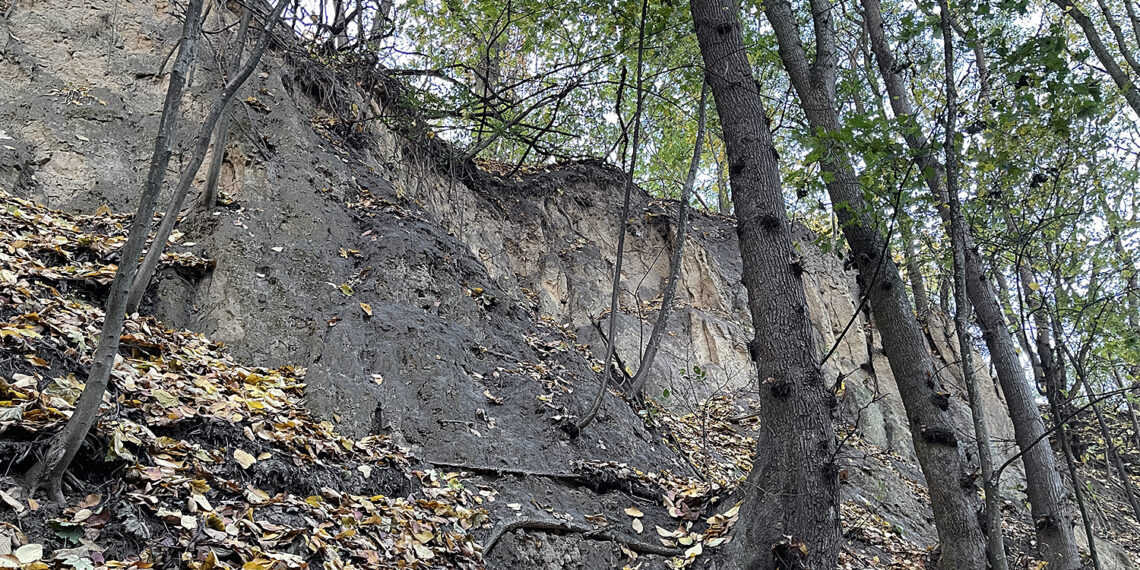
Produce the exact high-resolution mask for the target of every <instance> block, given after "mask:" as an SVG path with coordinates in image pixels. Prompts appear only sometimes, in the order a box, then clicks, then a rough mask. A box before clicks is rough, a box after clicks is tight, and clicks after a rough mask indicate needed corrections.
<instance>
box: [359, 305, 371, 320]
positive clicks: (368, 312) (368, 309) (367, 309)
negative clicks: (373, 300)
mask: <svg viewBox="0 0 1140 570" xmlns="http://www.w3.org/2000/svg"><path fill="white" fill-rule="evenodd" d="M360 310H361V311H364V314H366V315H368V316H370V317H371V316H372V305H369V304H368V303H361V304H360Z"/></svg>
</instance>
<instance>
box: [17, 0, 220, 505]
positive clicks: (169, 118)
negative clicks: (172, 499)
mask: <svg viewBox="0 0 1140 570" xmlns="http://www.w3.org/2000/svg"><path fill="white" fill-rule="evenodd" d="M201 29H202V0H190V2H189V3H188V4H187V7H186V21H185V22H184V23H183V25H182V39H181V40H180V42H181V43H180V44H179V46H178V56H177V57H176V58H175V60H174V67H173V68H172V69H171V71H170V83H169V85H168V86H167V88H166V101H165V103H164V104H163V107H162V116H161V118H160V119H159V122H158V134H157V135H156V136H155V139H154V152H153V153H152V154H151V159H150V170H149V172H148V173H147V178H146V185H145V186H143V191H142V196H141V197H140V198H139V206H138V209H137V210H136V212H135V218H134V220H133V221H132V222H131V228H130V230H129V231H128V233H127V241H126V243H124V244H123V248H122V249H121V250H120V252H119V254H120V260H119V266H118V268H116V269H115V277H114V280H113V281H112V282H111V293H110V296H109V297H108V299H107V307H106V316H105V318H104V320H103V328H102V330H100V332H99V341H98V345H97V346H96V349H95V354H94V356H93V357H92V359H91V372H90V373H89V374H88V376H87V383H86V385H85V386H84V387H83V393H82V394H81V395H80V396H79V401H78V402H76V403H75V411H74V412H72V414H71V417H70V418H68V420H67V423H66V424H65V425H64V426H63V431H61V432H60V433H59V435H57V436H56V437H54V438H53V439H52V440H51V444H50V445H49V446H48V449H47V451H46V452H45V453H44V454H43V455H42V456H41V457H40V460H39V461H37V462H36V464H35V465H33V466H32V468H31V470H29V471H28V473H27V474H26V475H25V479H24V485H25V486H26V487H27V488H28V489H30V490H32V491H35V490H37V489H41V488H42V489H45V490H46V491H47V493H48V495H49V496H50V497H51V499H52V500H53V501H55V502H57V503H61V504H62V503H63V502H64V496H63V488H62V480H63V474H64V472H65V471H67V468H68V466H70V465H71V461H72V460H73V459H75V454H76V453H78V452H79V447H80V446H81V445H82V444H83V440H84V438H86V437H87V432H88V431H90V430H91V426H92V425H94V424H95V420H96V417H97V416H98V414H99V405H100V404H101V403H102V401H103V394H104V393H105V392H106V391H107V384H108V383H109V382H110V379H111V369H112V368H114V366H115V357H116V356H118V354H119V336H120V335H121V334H122V332H123V320H124V317H125V315H126V312H127V311H126V308H127V293H128V292H129V290H130V287H131V283H132V281H133V279H134V275H135V272H136V270H137V268H138V262H137V260H138V258H139V256H140V255H142V251H143V248H144V247H145V246H146V237H147V234H148V233H149V232H150V221H151V218H152V217H154V211H155V206H156V204H157V202H158V195H159V193H160V192H161V191H162V182H163V180H164V179H165V178H166V166H167V164H168V163H169V162H170V153H171V151H170V147H171V141H170V138H171V135H172V134H173V133H174V128H175V124H176V123H177V121H178V109H179V107H180V106H181V103H182V90H183V88H184V87H185V85H186V76H187V74H188V73H189V70H190V64H191V60H192V59H193V56H194V47H195V45H196V44H197V42H198V36H199V35H201Z"/></svg>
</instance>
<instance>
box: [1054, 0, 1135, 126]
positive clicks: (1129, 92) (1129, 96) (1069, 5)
mask: <svg viewBox="0 0 1140 570" xmlns="http://www.w3.org/2000/svg"><path fill="white" fill-rule="evenodd" d="M1052 1H1053V3H1054V4H1056V5H1057V7H1058V8H1060V9H1061V12H1062V13H1063V14H1068V15H1069V17H1070V18H1072V19H1073V21H1074V22H1076V23H1077V25H1078V26H1080V28H1081V32H1083V33H1084V35H1085V39H1086V40H1088V42H1089V48H1090V49H1091V50H1092V52H1093V54H1094V55H1096V59H1097V61H1099V62H1100V64H1101V65H1102V66H1104V70H1105V72H1106V73H1108V76H1109V77H1111V78H1112V82H1113V83H1115V84H1116V87H1117V88H1119V89H1120V90H1121V91H1122V92H1124V100H1125V101H1127V102H1128V106H1130V107H1132V110H1133V111H1135V112H1136V113H1137V114H1140V90H1137V89H1136V85H1135V83H1134V82H1133V81H1132V79H1131V78H1129V77H1128V73H1127V72H1125V71H1124V70H1123V69H1121V67H1120V64H1118V63H1117V62H1116V58H1115V57H1113V56H1112V53H1110V52H1109V51H1108V48H1107V47H1105V45H1104V40H1102V39H1101V37H1100V32H1099V31H1097V29H1096V24H1095V23H1093V21H1092V19H1090V18H1089V17H1088V15H1086V14H1085V13H1084V12H1083V11H1081V9H1080V7H1078V6H1077V5H1076V4H1074V3H1073V2H1072V0H1052ZM1120 49H1122V50H1124V49H1128V47H1127V46H1120Z"/></svg>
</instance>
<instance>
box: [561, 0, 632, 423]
mask: <svg viewBox="0 0 1140 570" xmlns="http://www.w3.org/2000/svg"><path fill="white" fill-rule="evenodd" d="M648 9H649V0H641V20H640V21H639V23H638V32H637V42H638V43H637V80H636V88H635V90H636V93H635V94H634V96H635V97H636V98H637V103H636V105H635V106H634V112H633V141H632V143H631V148H630V157H629V172H628V173H627V176H626V179H625V195H624V197H623V201H622V206H621V221H620V222H618V239H617V254H616V256H615V258H614V281H613V289H611V291H610V322H609V330H608V332H607V333H606V356H605V358H604V359H603V364H602V377H601V378H599V379H598V392H597V393H596V394H595V395H594V402H593V403H592V404H591V405H590V410H589V411H588V412H586V415H585V416H584V417H583V418H582V420H581V421H579V422H578V424H577V425H576V426H575V427H576V428H577V429H576V430H575V433H576V432H580V431H582V430H583V429H586V426H588V425H590V423H591V422H593V421H594V418H595V417H597V415H598V410H600V409H601V408H602V398H604V397H605V395H606V388H607V386H609V383H610V366H611V365H612V364H613V361H614V350H615V349H616V348H617V314H618V309H619V308H620V307H619V302H618V301H619V299H618V296H619V295H620V294H621V265H622V259H623V258H624V255H625V232H626V226H627V225H628V223H629V198H630V194H631V193H632V192H633V175H634V172H636V170H637V151H638V149H639V146H640V145H641V113H642V110H643V109H644V107H643V105H644V103H645V92H644V91H643V90H642V83H641V81H642V66H643V65H644V63H645V18H646V13H647V12H648ZM617 107H618V109H619V111H620V109H621V91H620V90H619V91H618V103H617Z"/></svg>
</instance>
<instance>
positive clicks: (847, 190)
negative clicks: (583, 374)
mask: <svg viewBox="0 0 1140 570" xmlns="http://www.w3.org/2000/svg"><path fill="white" fill-rule="evenodd" d="M811 12H812V15H813V24H814V32H815V44H816V45H815V53H816V58H815V61H814V62H813V63H811V64H809V63H808V61H807V58H806V56H805V50H804V46H803V44H802V41H801V39H800V33H799V26H798V25H797V23H796V19H795V14H794V13H793V11H792V8H791V4H789V3H788V1H787V0H774V1H771V2H768V3H765V4H764V13H765V15H766V16H767V19H768V21H769V22H770V23H771V24H772V28H773V29H774V30H775V32H776V39H777V41H778V43H779V54H780V59H781V61H783V64H784V68H785V69H786V70H787V72H788V75H789V77H790V79H791V83H792V86H793V87H794V88H795V90H796V93H797V95H798V96H799V102H800V107H801V108H802V109H803V111H804V114H805V115H806V116H807V118H808V122H809V124H810V125H811V127H812V129H813V130H814V131H816V132H817V134H819V135H821V138H822V139H824V140H823V141H822V142H821V143H820V144H824V145H827V149H826V152H825V153H824V158H823V159H822V161H821V162H822V164H821V165H822V167H823V170H824V172H826V173H827V174H828V175H829V179H830V180H826V181H825V182H826V186H827V190H828V193H829V194H830V196H831V201H832V203H834V204H836V207H835V210H836V215H837V217H838V219H839V224H840V226H841V227H842V228H843V234H844V236H845V237H846V238H847V242H848V244H849V245H850V247H851V250H852V255H853V256H854V258H855V263H856V266H857V268H858V270H859V276H860V279H861V281H862V284H863V287H865V288H866V289H867V291H868V292H869V297H870V301H871V309H872V312H873V314H874V317H875V324H876V326H877V327H878V328H879V331H880V333H881V335H882V339H883V351H884V352H885V353H886V356H887V360H888V361H889V362H890V364H891V370H892V372H893V373H894V376H895V380H896V382H897V384H898V388H899V393H900V395H901V396H902V401H903V406H904V407H905V408H906V413H907V418H908V420H909V423H910V431H911V437H912V439H913V441H914V448H915V453H916V455H917V456H918V460H919V463H920V465H921V466H922V471H923V474H924V475H925V476H926V480H927V485H928V488H929V490H930V499H931V506H932V508H933V510H934V518H935V524H936V526H937V527H938V536H939V539H940V540H941V542H942V559H941V561H940V566H941V567H943V568H981V567H983V566H984V565H985V564H986V555H985V544H986V541H985V537H984V536H983V534H982V531H981V526H980V524H979V521H978V518H977V512H978V504H977V496H976V494H975V492H974V491H973V488H972V485H971V486H967V487H963V485H962V477H963V476H964V474H965V461H964V458H963V455H962V453H963V451H962V449H961V447H960V446H959V442H958V438H957V436H956V435H955V434H954V429H953V424H952V422H951V419H950V413H949V411H948V410H949V408H948V406H947V405H946V398H945V395H944V394H945V393H944V392H943V391H942V387H941V386H940V383H939V381H938V377H937V375H936V374H935V370H934V366H933V363H932V360H931V357H930V353H929V352H928V351H927V348H926V340H925V337H924V335H923V332H922V329H921V327H920V326H919V324H918V320H917V319H916V318H915V316H914V312H913V310H912V308H911V304H910V299H908V298H907V295H906V288H905V286H904V284H903V280H902V276H901V275H900V273H899V269H898V267H897V266H896V265H895V263H894V261H893V260H892V256H891V254H890V251H889V248H888V246H887V240H886V238H884V236H883V235H882V234H880V233H879V232H878V230H877V229H876V228H875V224H874V221H873V220H872V219H871V217H870V215H869V214H868V211H869V209H868V206H867V203H866V201H865V199H864V197H863V188H862V186H861V185H860V184H859V180H858V177H857V176H856V173H855V170H854V168H853V167H852V162H851V158H850V157H849V156H848V154H847V150H846V149H845V148H844V147H843V146H842V145H841V144H840V143H839V142H838V141H837V140H836V139H835V138H834V137H829V136H828V134H829V133H834V132H837V131H839V130H841V128H842V125H841V123H840V119H839V112H838V110H837V109H836V107H835V57H836V47H835V38H834V31H833V28H832V23H831V18H832V14H833V12H832V6H831V4H830V2H828V1H827V0H811ZM738 207H739V206H738Z"/></svg>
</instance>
